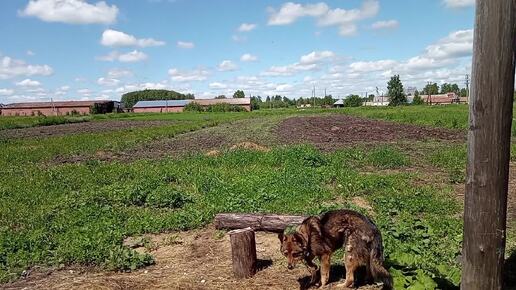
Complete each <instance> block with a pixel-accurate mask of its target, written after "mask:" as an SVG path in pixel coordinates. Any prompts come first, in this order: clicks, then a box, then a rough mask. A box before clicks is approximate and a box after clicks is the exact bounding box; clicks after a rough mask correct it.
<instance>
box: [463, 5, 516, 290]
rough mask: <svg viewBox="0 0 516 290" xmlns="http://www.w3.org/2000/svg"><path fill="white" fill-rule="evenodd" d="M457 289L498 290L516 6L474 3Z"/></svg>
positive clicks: (499, 285) (501, 261)
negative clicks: (462, 223)
mask: <svg viewBox="0 0 516 290" xmlns="http://www.w3.org/2000/svg"><path fill="white" fill-rule="evenodd" d="M476 4H477V7H476V19H475V30H474V41H473V64H472V69H473V71H472V78H471V80H472V83H471V97H470V111H469V132H468V165H467V178H466V195H465V203H464V242H463V248H462V254H463V256H462V282H461V286H460V287H461V289H464V290H466V289H467V290H477V289H478V290H481V289H490V290H491V289H492V290H500V289H503V280H502V273H503V265H504V253H505V233H506V214H507V186H508V178H509V160H510V145H511V121H512V106H513V102H512V99H513V92H514V47H515V43H516V30H515V28H516V1H514V0H513V1H493V0H477V1H476Z"/></svg>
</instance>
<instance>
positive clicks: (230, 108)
mask: <svg viewBox="0 0 516 290" xmlns="http://www.w3.org/2000/svg"><path fill="white" fill-rule="evenodd" d="M205 111H206V112H243V111H245V109H244V108H243V107H240V106H236V105H230V104H225V103H220V104H215V105H209V106H207V107H206V109H205Z"/></svg>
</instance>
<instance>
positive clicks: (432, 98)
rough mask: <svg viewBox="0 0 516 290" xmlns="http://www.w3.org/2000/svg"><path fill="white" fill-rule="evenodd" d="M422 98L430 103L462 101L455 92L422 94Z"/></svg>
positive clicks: (456, 102)
mask: <svg viewBox="0 0 516 290" xmlns="http://www.w3.org/2000/svg"><path fill="white" fill-rule="evenodd" d="M421 99H422V100H423V102H424V103H425V104H428V105H447V104H458V103H460V102H461V98H459V96H458V95H457V94H455V93H453V92H452V93H447V94H439V95H421Z"/></svg>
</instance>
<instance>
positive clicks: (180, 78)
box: [168, 68, 210, 82]
mask: <svg viewBox="0 0 516 290" xmlns="http://www.w3.org/2000/svg"><path fill="white" fill-rule="evenodd" d="M168 74H169V76H170V78H171V79H172V80H173V81H176V82H189V81H204V80H206V79H207V78H208V76H209V74H210V72H209V71H207V70H205V69H201V68H199V69H194V70H179V69H177V68H171V69H169V70H168Z"/></svg>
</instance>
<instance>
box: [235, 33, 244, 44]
mask: <svg viewBox="0 0 516 290" xmlns="http://www.w3.org/2000/svg"><path fill="white" fill-rule="evenodd" d="M231 39H233V41H234V42H238V43H242V42H245V41H246V40H247V37H245V36H243V35H236V34H235V35H233V36H231Z"/></svg>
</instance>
